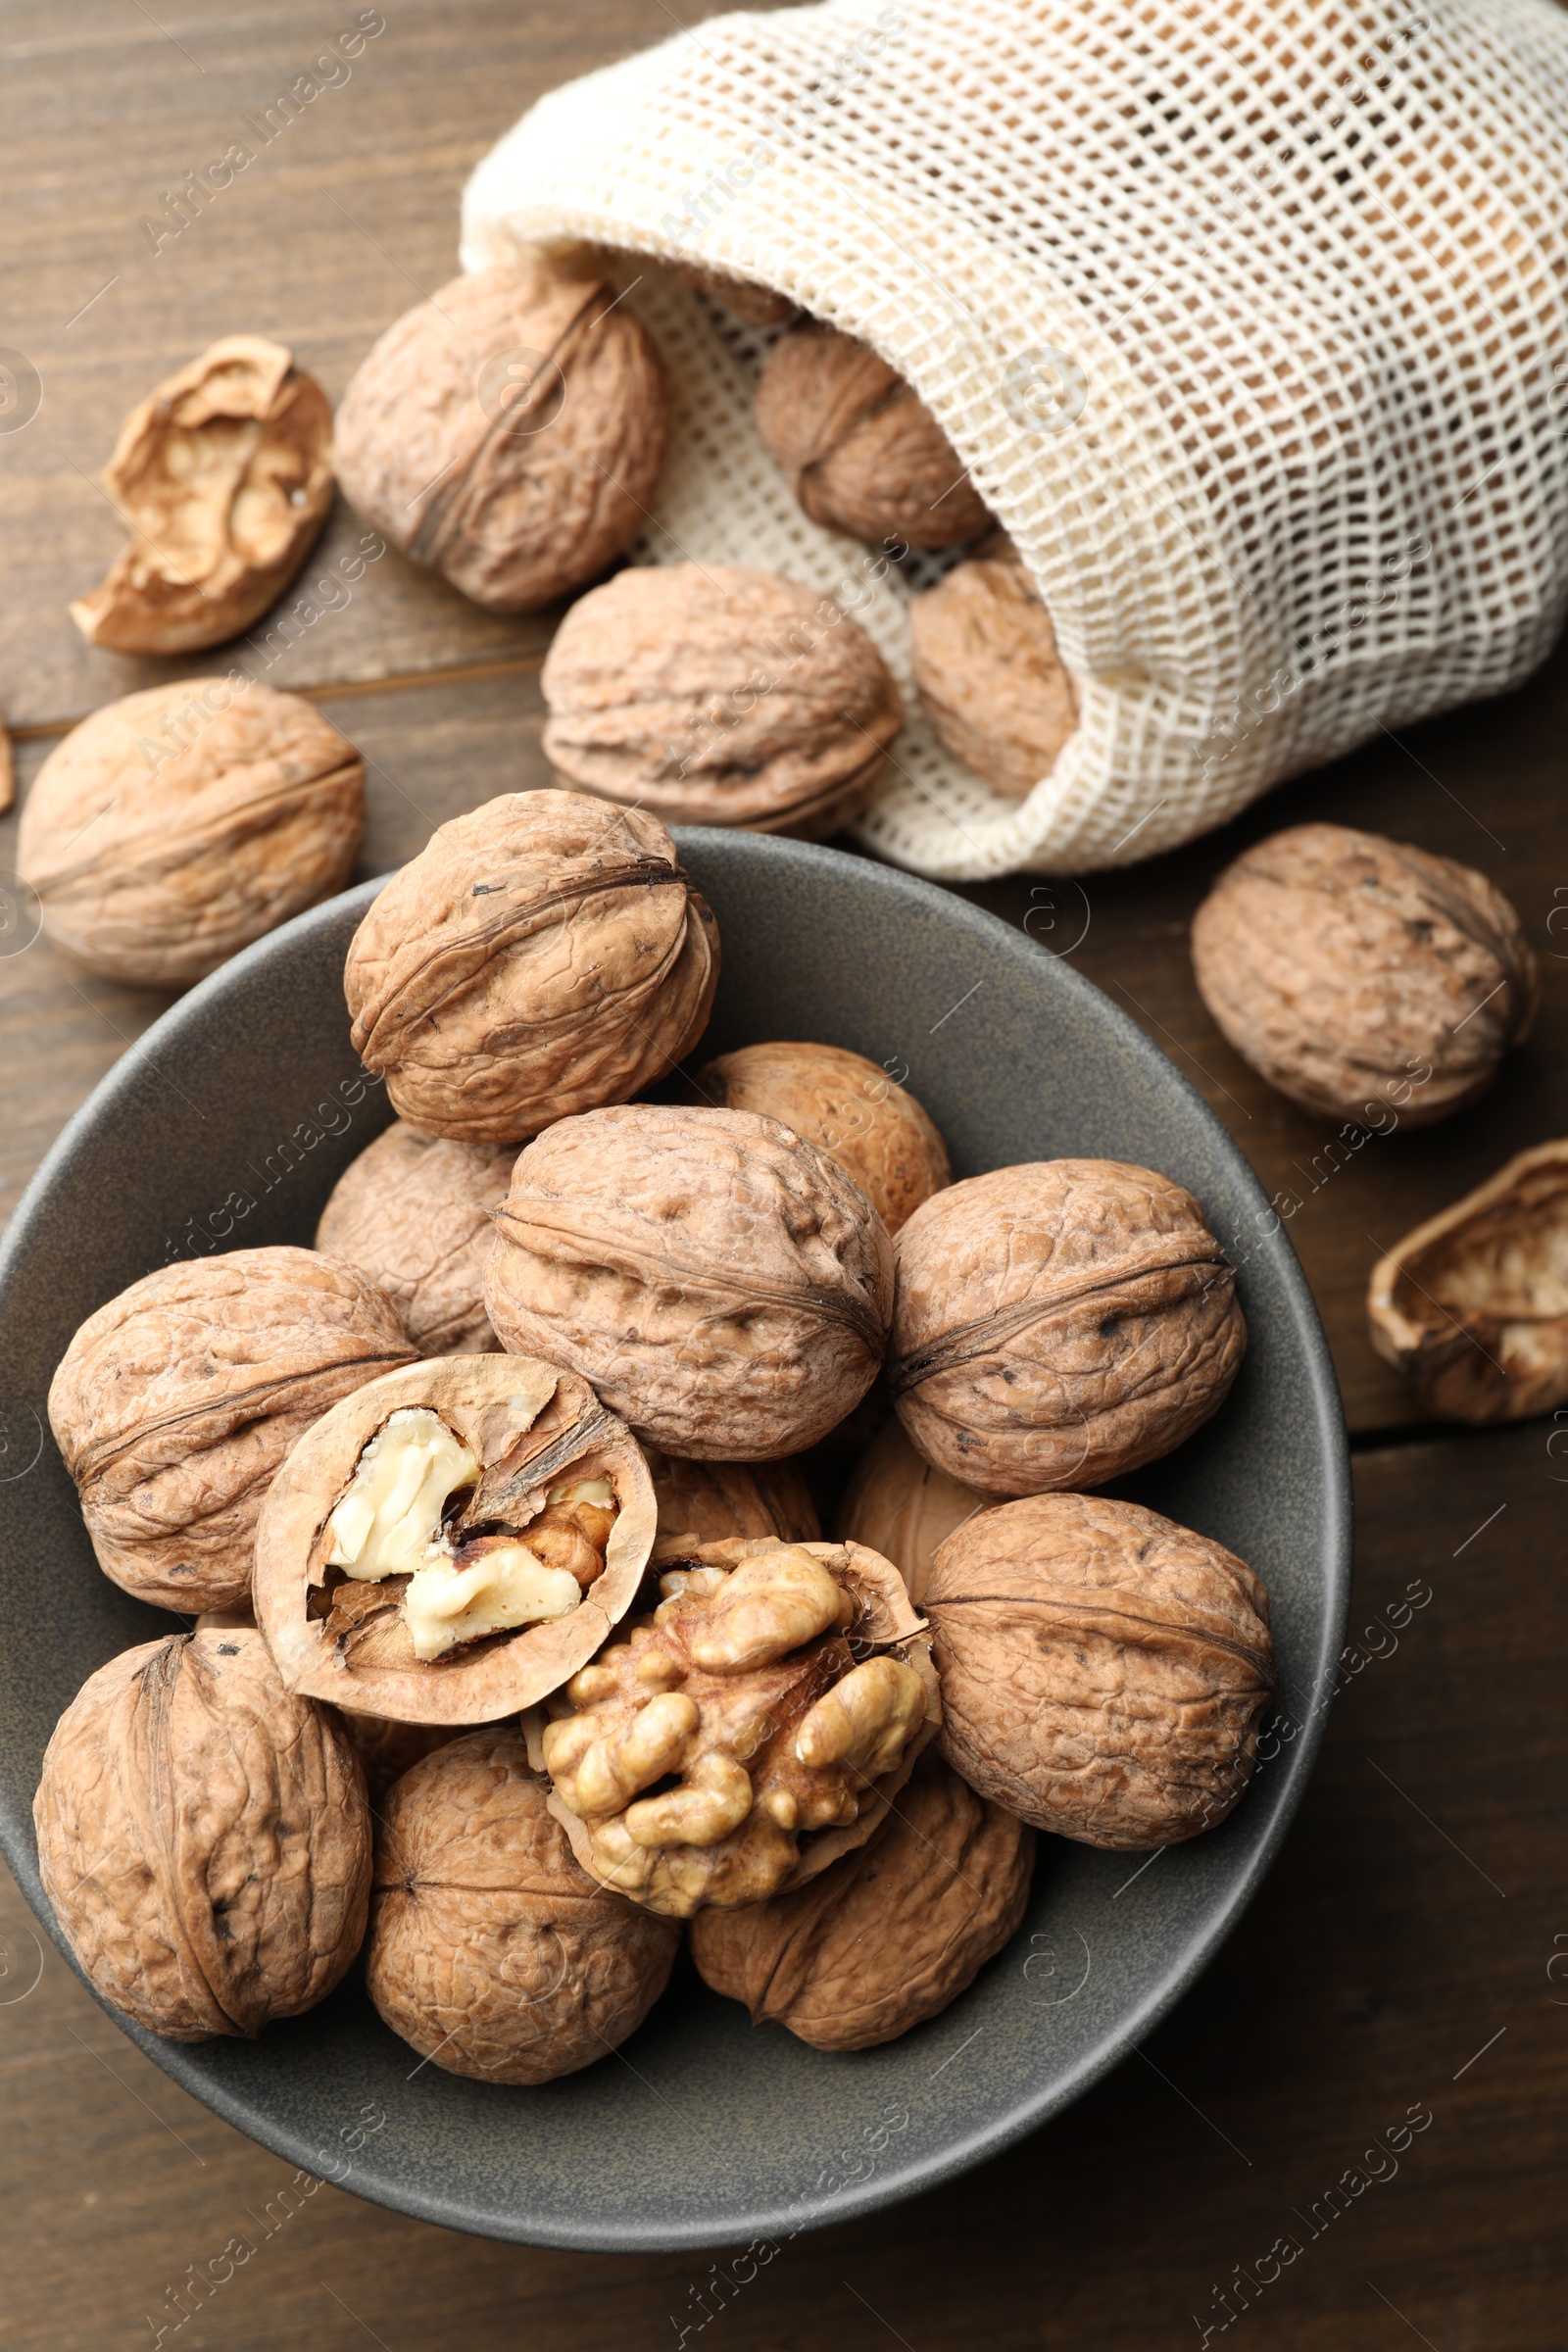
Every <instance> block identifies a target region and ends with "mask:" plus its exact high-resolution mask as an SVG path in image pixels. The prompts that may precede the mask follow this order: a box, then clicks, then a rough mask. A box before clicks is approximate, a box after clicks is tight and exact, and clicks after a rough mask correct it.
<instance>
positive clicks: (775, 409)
mask: <svg viewBox="0 0 1568 2352" xmlns="http://www.w3.org/2000/svg"><path fill="white" fill-rule="evenodd" d="M756 414H757V430H758V433H759V435H760V439H761V443H762V446H763V448H764V449H765V450H766V451H767V454H768V456H769V457H770V458H771V459H772V460H773V463H774V465H775V466H777V467H778V468H779V471H780V472H781V473H782V474H783V475H784V477H785V479H786V480H787V481H788V483H789V486H790V488H791V489H792V490H793V491H794V493H795V495H796V497H797V498H798V499H799V500H800V503H801V505H802V506H803V507H804V508H805V510H806V512H807V514H808V515H809V516H810V518H811V520H812V521H813V522H819V523H820V524H821V525H822V526H823V528H824V529H825V530H830V531H844V532H846V533H847V534H848V536H849V537H850V538H852V539H865V540H869V541H872V542H875V543H878V544H882V545H887V544H890V543H891V542H893V541H896V540H903V541H905V542H906V543H907V545H908V546H910V547H956V545H957V544H958V542H959V541H960V540H963V539H978V538H980V537H981V536H982V535H983V534H984V532H985V531H986V530H987V529H988V528H989V527H990V523H991V515H990V513H989V511H988V509H987V507H986V503H985V501H984V499H983V498H982V497H981V496H980V493H979V492H978V490H976V488H975V487H974V484H973V483H972V482H971V481H970V479H969V476H968V471H967V469H966V467H965V466H963V465H962V464H961V463H960V461H959V459H958V457H957V454H956V451H955V449H954V447H953V444H952V442H951V441H950V440H949V439H948V436H947V434H946V433H945V432H944V431H943V430H942V427H941V426H940V425H939V424H938V422H937V420H936V418H935V417H933V416H932V414H931V412H930V410H929V409H928V408H927V407H926V405H925V403H924V402H923V401H921V400H917V399H916V397H915V395H914V393H913V391H912V390H911V388H910V387H909V385H907V383H906V382H905V380H904V378H903V376H902V375H898V374H896V373H895V372H894V370H893V369H892V368H890V367H889V366H888V364H887V362H886V360H882V359H879V358H878V357H877V355H876V353H875V352H874V351H870V350H868V349H867V348H866V346H865V345H864V344H863V343H857V342H856V341H855V339H854V338H853V336H850V335H844V334H840V332H839V331H838V329H837V327H833V326H823V325H820V324H819V323H818V322H817V321H815V320H814V319H813V320H810V321H809V322H807V323H805V324H803V325H800V326H797V327H794V328H792V329H791V331H790V332H789V333H788V334H787V335H781V336H780V337H779V339H778V341H777V342H776V343H775V344H774V346H773V348H772V350H771V351H770V352H769V353H768V355H767V358H766V360H765V361H764V362H763V364H762V372H761V374H760V377H759V379H758V385H757V411H756Z"/></svg>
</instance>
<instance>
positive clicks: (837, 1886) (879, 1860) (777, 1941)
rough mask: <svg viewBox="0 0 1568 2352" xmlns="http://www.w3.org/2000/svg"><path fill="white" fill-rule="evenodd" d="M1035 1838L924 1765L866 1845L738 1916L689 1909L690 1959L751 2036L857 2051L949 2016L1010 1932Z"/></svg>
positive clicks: (1019, 1911)
mask: <svg viewBox="0 0 1568 2352" xmlns="http://www.w3.org/2000/svg"><path fill="white" fill-rule="evenodd" d="M1034 1862H1035V1835H1034V1832H1033V1830H1031V1829H1028V1828H1026V1827H1025V1825H1024V1824H1023V1823H1022V1822H1021V1821H1017V1820H1015V1819H1014V1817H1013V1816H1012V1814H1010V1813H1005V1812H1004V1811H1003V1809H1002V1807H1001V1806H1000V1805H993V1804H988V1803H987V1802H986V1800H985V1799H984V1798H983V1797H979V1796H976V1794H975V1793H974V1790H973V1789H970V1788H968V1787H967V1786H966V1785H965V1784H964V1783H963V1782H962V1781H960V1780H959V1778H958V1776H957V1774H956V1773H955V1772H950V1771H949V1769H948V1767H947V1766H946V1765H945V1764H944V1763H942V1762H941V1760H940V1759H939V1758H938V1757H936V1756H935V1755H932V1754H929V1753H928V1754H926V1755H924V1756H922V1757H921V1759H920V1762H919V1764H918V1766H917V1767H916V1769H915V1772H914V1774H913V1776H912V1778H911V1779H910V1781H909V1783H908V1785H907V1788H905V1789H903V1790H902V1791H901V1793H900V1795H899V1799H898V1803H897V1805H896V1806H895V1807H894V1808H893V1809H892V1811H891V1812H889V1813H888V1815H887V1816H886V1818H885V1819H884V1821H883V1823H882V1826H881V1828H880V1829H879V1830H878V1831H877V1832H876V1835H875V1836H874V1837H873V1838H869V1839H868V1840H867V1842H866V1843H865V1844H864V1845H862V1846H860V1847H859V1848H858V1851H857V1852H854V1853H849V1854H844V1855H842V1856H841V1857H840V1859H839V1860H838V1861H837V1862H835V1863H834V1864H833V1866H832V1868H831V1869H830V1870H825V1871H823V1872H822V1873H821V1875H820V1876H819V1877H817V1878H815V1879H812V1880H811V1881H810V1882H809V1884H808V1885H807V1886H805V1887H796V1888H795V1889H794V1891H793V1892H792V1893H789V1894H775V1895H773V1896H771V1897H770V1898H769V1899H768V1900H767V1901H766V1902H762V1903H750V1904H748V1905H747V1907H746V1908H745V1910H743V1911H716V1910H711V1911H699V1913H698V1914H697V1917H696V1918H695V1919H694V1920H693V1921H692V1928H691V1938H692V1958H693V1959H694V1960H695V1961H696V1963H697V1966H698V1970H699V1972H700V1973H701V1975H702V1977H703V1980H704V1982H705V1983H706V1984H709V1985H711V1986H712V1988H713V1990H714V1991H715V1992H722V1993H726V1994H728V1996H729V1998H730V1999H731V2000H733V2001H744V2002H745V2003H746V2006H747V2008H748V2009H750V2011H751V2013H752V2023H753V2025H754V2026H766V2025H780V2026H787V2027H788V2028H789V2030H790V2032H791V2033H792V2034H796V2035H797V2036H798V2037H799V2038H800V2039H801V2040H802V2041H809V2043H810V2044H811V2047H812V2048H813V2049H817V2050H865V2049H870V2048H871V2047H872V2046H873V2045H874V2044H875V2043H877V2042H882V2041H892V2040H894V2039H895V2037H896V2036H897V2035H898V2034H907V2033H908V2031H909V2029H910V2027H911V2026H918V2025H921V2024H923V2023H924V2021H925V2020H926V2019H927V2018H928V2017H935V2016H937V2014H938V2013H939V2012H940V2011H941V2010H943V2009H946V2008H947V2006H948V2004H949V2002H950V2001H954V2000H956V1998H957V1996H958V1994H959V1993H960V1992H962V1991H963V1989H964V1987H965V1986H966V1985H971V1984H972V1983H973V1982H974V1980H975V1978H976V1977H977V1976H978V1975H979V1973H980V1971H981V1969H982V1968H983V1967H984V1966H985V1964H986V1962H987V1961H988V1960H990V1959H992V1958H994V1957H995V1955H996V1954H997V1953H998V1952H1000V1951H1001V1949H1002V1947H1003V1945H1004V1944H1005V1943H1006V1942H1007V1941H1008V1940H1009V1938H1010V1937H1011V1936H1013V1935H1014V1933H1015V1932H1016V1930H1017V1928H1018V1925H1019V1922H1020V1921H1021V1920H1022V1918H1023V1915H1024V1910H1025V1907H1026V1906H1027V1903H1028V1900H1029V1880H1030V1877H1031V1875H1032V1873H1033V1870H1034Z"/></svg>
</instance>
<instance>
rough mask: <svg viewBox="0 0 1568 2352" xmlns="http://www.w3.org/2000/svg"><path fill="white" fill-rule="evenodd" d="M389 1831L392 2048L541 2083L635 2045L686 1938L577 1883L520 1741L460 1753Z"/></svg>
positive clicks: (580, 1874)
mask: <svg viewBox="0 0 1568 2352" xmlns="http://www.w3.org/2000/svg"><path fill="white" fill-rule="evenodd" d="M381 1816H382V1817H381V1820H380V1822H379V1823H378V1825H377V1828H376V1836H375V1891H374V1893H373V1894H372V1896H371V1898H370V1932H369V1936H368V1941H367V1945H366V1985H367V1987H368V1991H369V1995H370V1998H371V2000H372V2001H373V2002H374V2003H375V2006H376V2008H377V2009H378V2010H379V2011H380V2014H381V2016H382V2018H383V2019H384V2020H385V2022H386V2024H387V2025H389V2026H390V2027H391V2029H392V2031H393V2033H394V2034H401V2035H402V2037H403V2039H404V2040H405V2041H406V2042H408V2043H410V2044H411V2046H412V2047H413V2048H415V2049H417V2051H419V2052H420V2054H421V2055H422V2056H423V2057H426V2058H429V2059H430V2060H432V2061H433V2063H434V2064H435V2065H437V2066H439V2067H443V2068H445V2070H446V2071H447V2073H449V2074H454V2075H467V2076H470V2077H472V2078H473V2079H474V2080H475V2081H477V2082H516V2083H533V2082H554V2080H555V2079H556V2077H557V2076H558V2075H570V2074H575V2073H576V2072H577V2070H578V2069H579V2068H580V2067H584V2066H592V2065H593V2063H594V2061H595V2059H597V2058H603V2057H605V2056H607V2055H608V2053H609V2052H610V2051H611V2050H613V2049H614V2048H616V2047H617V2046H618V2044H619V2043H621V2042H622V2041H624V2040H625V2038H626V2036H627V2035H628V2034H632V2033H635V2031H636V2029H637V2028H638V2027H639V2026H640V2025H641V2024H642V2022H643V2019H644V2018H645V2017H646V2016H647V2014H648V2012H649V2010H650V2009H651V2008H652V2007H653V2005H654V2003H655V2001H656V2000H657V1999H658V1998H659V1995H660V1994H661V1993H662V1991H663V1989H664V1985H665V1983H666V1981H667V1979H668V1976H669V1971H670V1964H671V1962H672V1961H673V1959H674V1957H675V1952H676V1949H677V1947H678V1946H679V1943H680V1930H679V1929H678V1928H677V1927H676V1926H675V1925H674V1923H673V1922H672V1921H668V1920H662V1919H658V1918H656V1917H655V1916H654V1914H653V1913H652V1912H650V1911H646V1910H641V1909H639V1908H638V1907H637V1906H636V1905H635V1904H632V1903H627V1902H622V1900H621V1899H620V1897H619V1896H618V1895H615V1894H610V1893H607V1892H606V1890H605V1889H604V1888H603V1887H599V1886H596V1885H595V1883H594V1881H593V1880H592V1879H591V1878H589V1877H588V1876H587V1874H586V1873H585V1872H584V1871H582V1870H580V1869H579V1868H578V1866H577V1864H576V1862H575V1861H574V1860H573V1859H572V1854H571V1848H570V1846H569V1845H568V1844H567V1842H566V1839H565V1838H564V1835H563V1833H562V1830H561V1827H560V1825H559V1823H558V1822H556V1821H555V1819H554V1818H553V1817H552V1815H551V1813H550V1811H549V1809H548V1807H547V1806H546V1803H545V1791H544V1788H543V1786H542V1784H541V1783H540V1782H539V1781H538V1780H537V1779H536V1778H535V1777H534V1775H533V1774H532V1773H531V1772H530V1771H529V1769H528V1757H527V1748H526V1745H525V1742H524V1740H523V1738H522V1735H521V1734H520V1733H519V1732H517V1731H515V1730H509V1729H505V1728H501V1727H497V1728H495V1729H493V1730H488V1731H482V1732H470V1733H468V1734H467V1735H466V1738H464V1739H462V1740H453V1741H452V1742H451V1743H450V1744H449V1745H447V1746H445V1747H443V1748H442V1749H441V1750H440V1751H439V1753H437V1754H435V1755H432V1756H430V1757H429V1758H427V1759H426V1761H425V1762H423V1763H421V1764H417V1765H416V1766H415V1767H414V1769H413V1770H412V1771H411V1772H409V1773H406V1774H405V1775H404V1777H403V1779H402V1780H400V1781H399V1782H398V1783H397V1785H396V1787H395V1788H394V1789H392V1790H391V1791H390V1793H389V1794H388V1796H387V1799H386V1802H385V1804H384V1805H383V1807H382V1809H381Z"/></svg>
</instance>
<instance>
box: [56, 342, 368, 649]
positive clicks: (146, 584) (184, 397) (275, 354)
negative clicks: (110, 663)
mask: <svg viewBox="0 0 1568 2352" xmlns="http://www.w3.org/2000/svg"><path fill="white" fill-rule="evenodd" d="M331 443H332V405H331V403H330V401H329V400H328V399H327V397H326V394H325V393H324V392H323V391H322V390H321V387H320V385H319V383H317V381H316V379H315V378H314V376H309V375H307V374H306V373H305V372H304V370H303V369H302V368H296V367H295V365H294V355H293V353H292V352H291V351H288V350H286V349H285V348H284V346H283V345H282V344H281V343H269V342H267V341H266V340H265V339H264V338H263V337H262V336H260V335H224V336H223V337H222V338H221V340H220V341H219V342H217V343H210V344H209V345H208V347H207V349H206V350H205V351H204V352H203V353H202V355H201V357H200V359H196V360H192V361H191V363H190V365H189V367H187V368H180V369H179V371H178V373H177V374H175V375H171V376H168V377H166V378H165V380H164V382H163V383H161V384H159V385H158V386H157V388H156V390H154V391H152V392H150V393H149V394H148V395H147V398H146V399H145V400H144V401H142V402H141V404H140V405H139V407H137V408H134V409H132V411H131V413H130V415H129V416H128V417H126V419H125V421H124V423H123V425H122V427H121V431H120V438H119V440H118V441H117V442H116V444H115V449H114V454H113V456H112V457H111V458H110V460H109V463H108V465H107V466H105V467H104V483H105V486H106V487H107V489H108V491H109V493H110V496H111V498H112V499H113V500H114V503H115V505H116V506H117V507H118V508H119V510H120V512H121V514H122V515H123V516H124V518H125V520H126V521H127V522H128V523H129V525H130V528H131V533H132V536H131V542H130V545H129V546H128V547H127V548H126V549H125V551H124V553H123V555H122V556H120V557H119V558H118V560H117V561H116V563H115V565H114V568H113V569H112V570H111V571H110V573H109V575H108V577H107V579H105V580H104V582H103V584H102V586H101V587H98V588H95V589H94V590H93V592H92V594H91V595H90V596H84V597H82V598H80V599H79V601H78V602H77V603H75V604H73V606H72V608H71V617H72V619H73V621H74V622H75V624H76V626H77V628H78V629H79V630H80V631H81V633H82V635H83V636H84V637H85V638H86V640H87V642H88V643H89V645H106V646H111V647H113V649H114V651H115V652H116V653H117V654H191V653H195V652H197V651H198V649H199V648H201V647H202V646H207V645H221V643H222V641H223V639H224V638H225V637H237V636H238V635H239V633H240V631H241V630H242V629H248V628H249V627H250V625H251V622H252V621H253V620H256V619H258V618H259V617H260V616H261V614H262V613H265V612H266V611H267V608H268V606H269V605H270V604H272V603H274V602H275V600H276V599H277V598H278V597H279V596H281V595H282V593H283V590H284V589H285V588H286V587H287V586H288V583H289V581H290V580H291V579H292V578H293V577H294V574H295V573H296V572H297V571H298V570H299V568H300V565H301V564H303V563H304V561H305V559H306V557H307V556H308V555H309V554H310V552H311V549H312V547H313V546H314V545H315V542H316V536H317V533H318V532H319V529H320V527H321V525H322V523H323V522H324V521H325V520H326V515H327V510H328V508H329V507H330V506H331V504H332V449H331Z"/></svg>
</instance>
